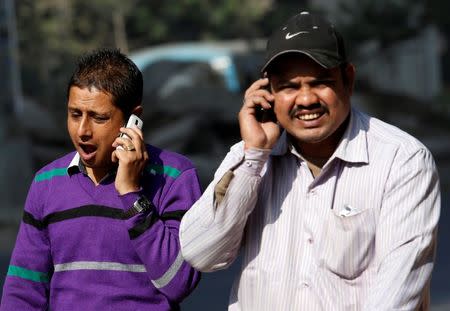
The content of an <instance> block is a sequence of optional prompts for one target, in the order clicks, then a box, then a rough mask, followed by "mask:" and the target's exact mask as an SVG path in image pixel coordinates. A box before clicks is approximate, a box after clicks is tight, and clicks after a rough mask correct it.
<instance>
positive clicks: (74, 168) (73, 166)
mask: <svg viewBox="0 0 450 311" xmlns="http://www.w3.org/2000/svg"><path fill="white" fill-rule="evenodd" d="M79 172H82V173H83V174H86V168H85V167H84V165H83V162H81V161H80V154H79V153H78V152H75V155H74V156H73V158H72V161H70V163H69V166H68V167H67V173H68V174H69V176H72V175H73V174H76V173H79Z"/></svg>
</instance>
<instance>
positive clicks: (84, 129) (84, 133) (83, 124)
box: [78, 117, 92, 141]
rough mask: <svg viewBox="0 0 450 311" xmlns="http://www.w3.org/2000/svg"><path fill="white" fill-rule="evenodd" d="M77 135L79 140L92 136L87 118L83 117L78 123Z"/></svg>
mask: <svg viewBox="0 0 450 311" xmlns="http://www.w3.org/2000/svg"><path fill="white" fill-rule="evenodd" d="M78 136H79V137H80V138H81V140H83V141H84V140H87V139H89V138H90V137H91V136H92V128H91V124H90V122H89V120H88V118H86V117H83V118H82V119H81V121H80V123H79V124H78Z"/></svg>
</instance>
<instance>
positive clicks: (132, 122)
mask: <svg viewBox="0 0 450 311" xmlns="http://www.w3.org/2000/svg"><path fill="white" fill-rule="evenodd" d="M143 124H144V121H142V120H141V119H140V118H139V117H138V116H137V115H135V114H132V115H131V116H130V118H129V119H128V122H127V125H126V126H125V127H127V128H132V127H134V126H136V127H137V128H138V129H140V130H142V125H143ZM120 137H126V138H128V139H131V138H130V137H129V136H128V135H127V134H125V133H120ZM117 148H118V149H123V148H122V146H118V147H117Z"/></svg>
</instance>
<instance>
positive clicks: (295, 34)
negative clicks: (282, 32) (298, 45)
mask: <svg viewBox="0 0 450 311" xmlns="http://www.w3.org/2000/svg"><path fill="white" fill-rule="evenodd" d="M302 33H309V31H299V32H296V33H293V34H292V35H291V34H290V33H289V32H288V33H287V34H286V40H289V39H292V38H294V37H295V36H298V35H299V34H302Z"/></svg>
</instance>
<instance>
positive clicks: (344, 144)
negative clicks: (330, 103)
mask: <svg viewBox="0 0 450 311" xmlns="http://www.w3.org/2000/svg"><path fill="white" fill-rule="evenodd" d="M288 151H289V152H291V153H294V154H296V155H297V156H298V154H297V152H294V151H295V148H294V146H293V145H292V143H291V141H290V138H289V136H288V134H287V133H286V131H283V132H282V133H281V135H280V137H279V138H278V141H277V142H276V144H275V146H274V148H273V149H272V152H271V155H273V156H282V155H285V154H286V153H287V152H288ZM335 157H336V158H339V159H341V160H343V161H346V162H354V163H369V154H368V151H367V126H365V125H364V123H363V122H362V120H361V117H360V116H359V112H358V111H356V110H355V109H353V108H352V110H351V112H350V121H349V124H348V126H347V129H346V130H345V132H344V135H343V136H342V139H341V142H340V143H339V145H338V147H337V148H336V150H335V152H334V154H333V155H332V156H331V158H335Z"/></svg>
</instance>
